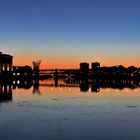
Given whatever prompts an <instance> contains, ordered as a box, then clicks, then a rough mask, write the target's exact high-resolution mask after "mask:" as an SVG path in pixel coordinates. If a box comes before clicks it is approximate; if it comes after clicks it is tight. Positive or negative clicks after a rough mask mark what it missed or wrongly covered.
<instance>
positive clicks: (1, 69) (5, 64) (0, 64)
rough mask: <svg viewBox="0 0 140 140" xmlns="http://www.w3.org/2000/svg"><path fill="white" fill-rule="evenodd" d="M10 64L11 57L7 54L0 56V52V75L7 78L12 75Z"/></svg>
mask: <svg viewBox="0 0 140 140" xmlns="http://www.w3.org/2000/svg"><path fill="white" fill-rule="evenodd" d="M12 63H13V56H11V55H8V54H2V53H1V52H0V75H2V76H4V77H5V76H7V77H9V74H11V75H12V73H11V71H12Z"/></svg>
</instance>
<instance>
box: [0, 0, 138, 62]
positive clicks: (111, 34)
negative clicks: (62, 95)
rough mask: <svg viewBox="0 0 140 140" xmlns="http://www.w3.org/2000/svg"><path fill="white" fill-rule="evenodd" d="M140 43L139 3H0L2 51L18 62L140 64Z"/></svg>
mask: <svg viewBox="0 0 140 140" xmlns="http://www.w3.org/2000/svg"><path fill="white" fill-rule="evenodd" d="M139 38H140V0H1V1H0V49H1V51H3V52H8V53H12V54H13V55H14V56H15V63H16V61H17V59H18V60H19V59H23V58H24V59H26V62H27V61H31V60H32V59H42V61H44V63H56V65H59V64H62V63H66V62H65V61H66V60H67V62H68V64H69V65H70V64H71V61H72V62H73V64H76V63H78V62H79V61H101V62H102V63H103V64H108V65H113V64H114V65H115V64H120V63H121V64H124V65H127V64H128V65H129V64H131V63H132V64H135V65H138V64H139V62H138V59H140V56H139V55H140V39H139ZM25 55H26V58H25ZM110 60H111V61H110ZM74 62H75V63H74ZM17 63H19V61H18V62H17Z"/></svg>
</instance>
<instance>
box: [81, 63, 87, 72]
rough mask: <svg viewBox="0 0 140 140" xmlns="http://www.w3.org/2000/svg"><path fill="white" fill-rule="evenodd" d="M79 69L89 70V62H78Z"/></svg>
mask: <svg viewBox="0 0 140 140" xmlns="http://www.w3.org/2000/svg"><path fill="white" fill-rule="evenodd" d="M80 71H81V72H85V73H87V72H88V71H89V63H86V62H82V63H80Z"/></svg>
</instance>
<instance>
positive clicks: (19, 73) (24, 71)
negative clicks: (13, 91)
mask: <svg viewBox="0 0 140 140" xmlns="http://www.w3.org/2000/svg"><path fill="white" fill-rule="evenodd" d="M32 74H33V71H32V68H31V67H30V66H14V67H13V77H14V79H23V78H30V77H32Z"/></svg>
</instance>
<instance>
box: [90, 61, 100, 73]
mask: <svg viewBox="0 0 140 140" xmlns="http://www.w3.org/2000/svg"><path fill="white" fill-rule="evenodd" d="M99 68H100V63H98V62H93V63H91V69H92V71H97V70H99Z"/></svg>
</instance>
